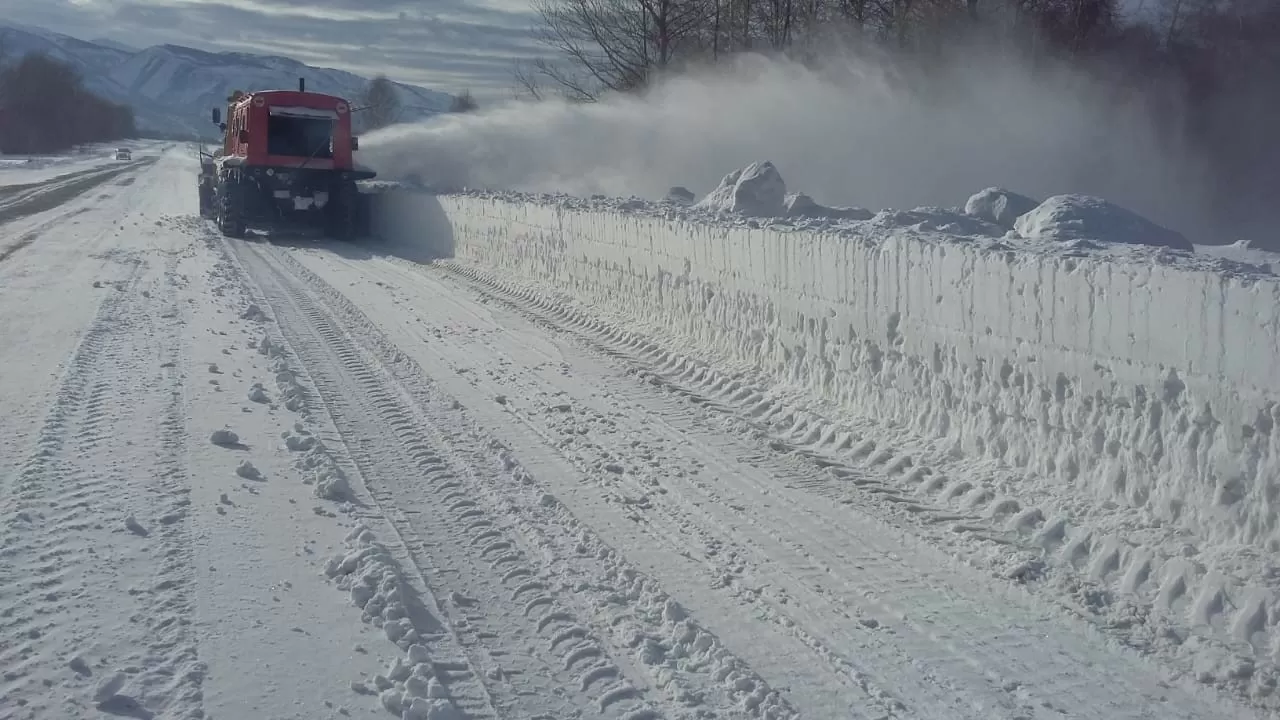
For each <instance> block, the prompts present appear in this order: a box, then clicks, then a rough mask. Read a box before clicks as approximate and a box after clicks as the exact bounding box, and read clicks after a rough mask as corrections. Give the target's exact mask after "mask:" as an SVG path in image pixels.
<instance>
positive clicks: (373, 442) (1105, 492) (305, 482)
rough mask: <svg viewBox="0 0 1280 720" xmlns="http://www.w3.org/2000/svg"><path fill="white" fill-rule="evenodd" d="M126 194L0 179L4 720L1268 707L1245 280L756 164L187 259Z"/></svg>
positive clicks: (1235, 272)
mask: <svg viewBox="0 0 1280 720" xmlns="http://www.w3.org/2000/svg"><path fill="white" fill-rule="evenodd" d="M135 158H136V159H137V163H136V164H125V165H121V166H118V167H117V166H114V165H113V166H110V167H103V168H97V166H94V167H87V168H72V169H71V170H70V171H69V172H68V173H55V174H53V175H48V176H39V177H37V176H35V175H33V176H32V179H30V180H23V179H20V178H19V179H13V177H14V176H12V175H4V176H3V178H0V182H4V183H10V182H12V183H13V185H12V186H0V336H3V337H4V338H5V339H6V340H7V341H8V342H6V343H4V344H3V346H0V352H4V353H7V356H6V357H3V358H0V362H2V363H3V367H5V368H6V372H4V373H2V374H0V410H3V412H0V435H2V436H3V437H4V438H5V442H4V443H2V444H0V671H2V672H3V675H2V676H0V718H3V719H4V720H9V719H11V718H12V719H14V720H18V719H23V720H25V719H27V718H108V717H135V718H184V719H186V718H191V719H194V718H273V719H275V718H307V719H308V720H310V719H312V718H343V717H357V718H389V717H391V718H402V719H408V720H425V719H431V720H444V719H450V718H458V719H463V718H511V719H512V720H515V719H517V718H519V719H522V720H523V719H525V718H556V719H559V718H578V717H581V718H619V719H622V718H628V719H634V720H640V719H657V718H688V719H693V718H710V717H717V718H767V719H780V718H801V717H803V718H859V719H862V718H866V719H872V718H910V719H913V720H914V719H929V720H957V719H959V720H966V719H973V720H978V719H979V718H981V719H982V720H987V719H989V718H1007V719H1010V720H1012V719H1014V718H1018V719H1040V718H1063V717H1068V718H1096V719H1098V720H1103V719H1107V720H1110V719H1111V718H1151V719H1152V720H1156V719H1159V720H1164V719H1166V718H1173V719H1186V720H1190V719H1192V718H1262V717H1270V716H1271V714H1272V713H1274V712H1275V710H1276V708H1277V707H1280V703H1278V702H1277V701H1276V700H1275V698H1274V690H1275V679H1276V671H1275V663H1276V659H1277V653H1280V638H1278V637H1277V635H1276V633H1275V628H1274V624H1273V618H1275V617H1277V612H1280V608H1277V607H1276V600H1275V598H1276V594H1275V593H1276V583H1277V580H1276V579H1275V578H1276V577H1277V573H1276V572H1275V571H1274V570H1273V567H1274V565H1273V561H1272V560H1271V557H1272V556H1273V553H1274V551H1275V550H1276V549H1277V548H1278V547H1280V527H1277V524H1276V515H1275V510H1274V509H1273V508H1274V504H1275V502H1276V500H1275V492H1274V487H1275V486H1276V483H1277V462H1276V458H1275V454H1274V451H1273V450H1272V445H1273V443H1274V442H1277V441H1280V437H1277V433H1278V432H1280V431H1277V430H1276V420H1280V413H1277V412H1276V411H1275V410H1274V408H1275V405H1274V404H1273V400H1274V398H1275V397H1276V395H1277V391H1278V389H1277V384H1280V377H1278V375H1280V374H1278V373H1277V372H1276V364H1275V361H1274V358H1275V357H1276V356H1277V352H1280V345H1278V344H1277V332H1278V331H1277V328H1280V320H1278V319H1277V312H1280V311H1277V306H1278V305H1277V285H1276V281H1275V279H1274V278H1273V277H1271V276H1270V274H1269V265H1268V262H1269V260H1268V258H1267V257H1264V256H1260V255H1258V254H1256V253H1246V252H1244V250H1245V249H1243V248H1238V249H1237V250H1239V252H1235V253H1231V252H1225V251H1224V252H1221V253H1218V254H1216V255H1207V254H1205V253H1201V252H1196V251H1195V250H1191V249H1188V247H1187V246H1186V245H1185V244H1183V243H1182V242H1181V241H1180V240H1179V238H1180V236H1177V235H1176V233H1172V231H1166V230H1164V229H1160V228H1155V227H1154V226H1150V225H1148V224H1145V221H1141V218H1135V217H1132V216H1130V215H1129V214H1127V213H1126V212H1125V211H1123V210H1122V209H1119V208H1115V207H1114V206H1110V205H1108V204H1106V203H1105V201H1104V200H1101V199H1097V198H1084V197H1077V196H1059V197H1057V198H1049V199H1046V200H1045V201H1044V202H1043V203H1042V202H1041V201H1039V200H1035V199H1031V198H1023V197H1021V196H1018V195H1016V193H1011V192H1009V191H1006V190H1002V189H999V188H992V189H989V190H987V191H984V192H983V193H980V194H979V195H978V196H975V199H974V200H972V201H971V202H970V203H969V205H968V206H966V209H943V208H918V209H915V210H910V211H880V212H871V211H867V210H862V209H860V208H824V207H823V206H821V205H820V204H818V203H816V202H814V201H813V200H812V199H810V198H807V197H805V196H803V195H800V194H796V193H791V194H788V193H787V191H786V188H785V184H784V183H783V182H782V180H781V177H780V176H779V175H778V173H777V170H776V168H773V167H772V166H771V165H769V164H767V163H760V164H756V165H753V166H752V167H750V168H747V169H745V170H743V171H740V172H736V173H732V174H730V175H729V176H727V177H726V178H725V182H724V184H723V185H722V187H721V188H719V189H717V191H716V192H714V193H712V195H711V196H710V198H709V199H704V200H702V201H700V200H698V199H697V198H692V197H690V196H689V194H687V193H680V192H673V194H672V199H671V200H669V201H665V202H662V203H647V202H644V201H639V200H611V199H607V198H595V199H590V200H574V199H569V198H553V197H531V196H518V195H513V194H504V193H448V194H441V195H438V196H437V195H430V194H426V193H405V192H401V193H388V194H386V195H385V196H384V197H382V198H380V200H379V203H380V211H381V214H380V216H379V223H380V226H379V229H380V235H381V236H380V237H379V238H375V239H372V240H369V241H367V242H363V243H356V244H339V243H330V242H327V241H321V240H315V239H305V238H285V237H276V238H266V237H263V236H251V237H250V238H248V239H245V240H230V239H226V238H223V237H221V236H219V235H218V234H217V232H216V230H215V229H214V227H213V226H212V224H211V223H209V222H208V221H205V220H202V219H201V218H199V217H198V216H197V215H196V207H195V204H196V199H195V192H194V179H195V173H196V169H197V168H196V160H195V156H194V153H193V152H192V151H191V148H188V147H183V146H174V147H167V146H160V145H154V146H152V145H144V146H140V147H138V149H137V151H136V153H135ZM10 171H11V170H10V169H6V170H5V172H6V173H7V172H10ZM34 171H35V169H34V168H33V172H34ZM13 172H18V171H13ZM77 173H83V174H77ZM19 186H20V187H19ZM6 187H10V188H12V187H19V189H17V190H12V189H11V191H10V192H8V194H6ZM6 199H8V203H9V204H8V205H5V204H4V203H5V202H6ZM6 208H7V209H6ZM1117 219H1119V220H1120V221H1122V224H1123V226H1124V227H1126V228H1129V229H1130V230H1134V229H1137V230H1141V231H1142V232H1143V233H1145V235H1143V237H1144V240H1143V242H1146V243H1151V242H1156V243H1157V245H1159V246H1157V245H1152V244H1145V245H1144V244H1133V243H1134V241H1133V240H1132V239H1124V238H1117V237H1099V235H1102V234H1104V233H1103V232H1102V231H1101V230H1099V229H1098V228H1104V229H1105V228H1114V227H1116V224H1117ZM1131 235H1132V233H1130V236H1128V237H1131ZM1152 238H1155V239H1156V240H1152Z"/></svg>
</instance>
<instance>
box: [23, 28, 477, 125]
mask: <svg viewBox="0 0 1280 720" xmlns="http://www.w3.org/2000/svg"><path fill="white" fill-rule="evenodd" d="M0 50H2V51H3V52H4V53H5V55H6V57H7V58H8V59H10V60H12V59H14V58H17V57H22V56H25V55H27V54H28V53H32V52H42V53H44V54H45V55H48V56H49V57H52V58H54V59H56V60H60V61H62V62H65V63H68V64H69V65H71V66H72V67H74V68H75V69H76V70H77V71H78V72H79V73H80V75H81V77H83V78H84V83H85V86H86V87H87V88H88V89H89V90H90V91H92V92H94V93H95V94H98V95H100V96H102V97H104V98H106V99H108V100H111V101H113V102H117V103H121V104H124V105H129V106H130V107H132V108H133V110H134V115H135V118H136V122H137V125H138V129H139V130H140V131H141V132H143V133H144V134H148V135H156V136H163V137H170V138H189V139H214V138H216V137H217V128H216V127H215V126H214V125H213V124H212V123H211V122H210V121H209V110H210V109H211V108H215V107H219V108H220V107H223V106H224V105H225V104H226V98H227V96H228V95H230V94H231V92H232V91H233V90H244V91H246V92H248V91H253V90H272V89H290V88H295V87H297V85H298V78H300V77H304V78H306V81H307V89H308V90H312V91H315V92H323V93H331V94H334V95H339V96H342V97H346V98H350V99H352V100H356V101H358V98H359V97H360V96H361V94H362V93H363V92H364V89H365V87H366V86H367V85H368V83H369V80H368V78H365V77H361V76H359V75H356V74H354V73H349V72H345V71H342V70H333V69H328V68H318V67H312V66H310V65H306V64H304V63H301V62H298V61H297V60H293V59H290V58H286V57H278V56H273V55H253V54H249V53H236V52H217V53H215V52H207V51H204V50H197V49H195V48H189V47H183V46H180V45H156V46H153V47H149V48H145V49H142V50H137V49H133V48H130V47H128V46H126V45H122V44H120V43H116V42H112V41H107V40H95V41H86V40H79V39H77V38H73V37H70V36H67V35H62V34H60V33H56V32H52V31H49V30H44V29H42V28H33V27H26V26H12V25H0ZM395 85H396V88H397V90H398V91H399V97H400V102H401V105H402V106H403V108H404V109H403V111H402V113H401V118H400V119H401V120H403V121H410V120H415V119H421V118H423V117H427V116H430V115H434V114H436V113H439V112H443V111H445V110H447V109H448V108H449V106H450V104H451V103H452V102H453V96H451V95H449V94H447V93H443V92H438V91H435V90H428V89H426V88H423V87H418V86H416V85H408V84H405V83H395Z"/></svg>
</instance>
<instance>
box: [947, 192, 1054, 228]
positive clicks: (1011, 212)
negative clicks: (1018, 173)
mask: <svg viewBox="0 0 1280 720" xmlns="http://www.w3.org/2000/svg"><path fill="white" fill-rule="evenodd" d="M1039 204H1040V201H1039V200H1034V199H1032V198H1029V197H1027V196H1026V195H1019V194H1018V193H1016V192H1012V191H1010V190H1005V189H1004V188H1000V187H989V188H987V189H986V190H983V191H981V192H978V193H975V194H974V195H971V196H970V197H969V200H968V201H966V202H965V204H964V212H965V214H966V215H972V216H974V217H976V218H979V219H982V220H986V221H987V222H991V223H995V224H996V225H999V226H1000V227H1003V228H1007V229H1013V223H1014V222H1015V221H1016V220H1017V219H1018V218H1019V217H1020V216H1022V215H1026V214H1027V213H1029V212H1031V211H1032V210H1034V209H1036V206H1037V205H1039Z"/></svg>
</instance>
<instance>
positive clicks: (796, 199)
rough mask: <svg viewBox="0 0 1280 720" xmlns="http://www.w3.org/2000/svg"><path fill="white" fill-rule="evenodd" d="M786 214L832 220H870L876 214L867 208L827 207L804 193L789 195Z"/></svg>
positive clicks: (784, 205) (785, 203) (784, 203)
mask: <svg viewBox="0 0 1280 720" xmlns="http://www.w3.org/2000/svg"><path fill="white" fill-rule="evenodd" d="M783 207H784V210H785V213H784V214H785V215H786V216H787V217H793V218H795V217H798V218H824V219H830V220H870V219H871V218H872V217H874V214H873V213H872V212H871V211H870V210H867V209H865V208H855V207H827V206H826V205H820V204H818V202H817V201H816V200H814V199H813V198H811V197H809V196H808V195H805V194H804V193H794V194H791V195H788V196H787V197H786V200H785V201H783Z"/></svg>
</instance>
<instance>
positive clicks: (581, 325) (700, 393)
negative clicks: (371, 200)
mask: <svg viewBox="0 0 1280 720" xmlns="http://www.w3.org/2000/svg"><path fill="white" fill-rule="evenodd" d="M446 266H447V267H448V268H449V269H451V270H452V271H454V272H456V273H459V274H464V275H467V276H470V277H471V279H474V280H478V281H480V282H481V283H483V284H484V285H486V286H487V288H488V290H490V291H497V295H494V297H495V299H501V298H502V296H503V295H506V296H507V299H508V301H509V302H510V306H511V307H512V308H514V309H516V310H517V311H518V312H520V313H521V314H526V315H529V314H532V315H534V316H536V317H538V318H539V320H540V321H541V322H543V323H545V324H546V325H547V326H549V327H556V328H560V329H562V330H570V331H571V332H573V333H575V334H578V333H582V332H585V333H587V335H585V336H583V338H584V339H586V340H587V341H588V343H589V344H591V345H593V346H595V347H597V348H600V349H602V350H604V351H605V352H606V354H609V355H613V356H615V357H618V358H620V359H622V360H624V361H626V362H628V363H629V364H633V365H639V366H640V367H652V366H653V365H654V364H656V363H651V362H649V361H647V360H646V359H645V357H644V356H645V355H646V354H647V355H648V356H649V357H655V356H656V357H658V358H661V359H664V360H665V359H668V358H669V357H670V354H669V353H666V352H665V351H663V350H662V349H661V348H659V347H657V346H656V345H654V344H652V343H650V342H649V341H647V340H645V339H643V338H639V337H637V336H633V335H630V334H629V333H626V332H625V331H622V330H620V329H618V328H616V327H613V326H610V325H608V324H605V323H602V322H600V321H598V320H595V319H594V318H590V317H588V316H585V315H581V314H579V313H576V312H574V311H571V310H568V309H566V308H564V307H561V306H558V305H556V304H554V303H551V302H549V301H547V300H546V299H545V298H541V297H539V296H536V295H534V294H532V293H530V292H528V291H525V290H522V289H512V290H508V289H506V288H504V287H503V286H501V284H500V283H498V282H496V281H494V280H493V279H491V278H488V277H487V276H485V275H484V274H483V273H482V272H480V271H478V270H475V269H472V268H468V267H467V266H462V265H458V264H456V263H446ZM481 291H482V292H485V290H484V289H481ZM486 294H487V293H486ZM530 306H532V307H530ZM540 311H545V314H544V312H540ZM611 344H612V345H613V347H609V345H611ZM679 369H680V370H681V371H682V375H681V373H674V372H671V373H670V375H668V376H667V377H671V376H676V377H677V378H678V381H679V382H681V383H685V384H686V387H688V386H692V388H693V389H690V390H685V391H684V392H682V393H681V394H682V395H684V396H685V397H688V398H694V399H698V400H701V402H699V403H698V404H699V405H700V406H709V405H712V404H716V403H718V404H719V406H720V409H722V410H724V411H727V412H731V411H732V410H733V409H734V405H735V404H739V405H740V404H741V400H742V396H743V390H744V389H743V388H742V387H741V386H737V387H735V386H733V381H732V380H730V379H726V378H724V377H723V376H718V375H716V374H714V373H713V372H712V371H711V370H710V369H709V368H706V367H698V366H695V367H686V366H681V367H680V368H679ZM668 372H670V371H668ZM668 382H671V381H668ZM672 384H676V383H675V382H672ZM734 396H737V398H736V400H737V402H736V403H735V402H732V400H734ZM719 398H723V399H719ZM670 414H671V416H672V417H676V418H680V417H682V416H683V417H684V418H685V419H688V418H689V417H691V415H690V414H689V413H687V412H686V413H681V412H675V413H670ZM761 414H763V413H761ZM779 414H780V413H779ZM771 419H773V420H774V422H775V423H781V424H780V425H776V426H766V427H768V429H769V430H770V431H772V432H778V433H779V434H782V431H784V430H785V431H787V432H786V435H787V436H788V437H789V438H791V439H792V441H793V442H797V443H798V442H804V443H816V442H819V441H820V440H823V439H824V438H821V437H820V436H819V435H818V433H816V432H815V429H814V428H813V427H811V426H808V423H806V422H804V420H805V418H797V417H795V416H784V417H782V418H781V419H778V418H771ZM681 431H682V432H689V433H691V434H697V433H698V431H699V428H696V427H692V426H686V427H684V428H682V429H681ZM767 435H768V434H766V437H767ZM826 440H828V441H829V440H830V438H826ZM773 445H774V446H773V451H774V454H773V455H772V456H771V455H769V454H755V455H754V456H753V459H754V461H755V462H756V463H757V464H759V463H768V464H769V465H772V466H774V467H778V468H779V470H778V474H779V476H781V477H784V478H788V481H789V482H791V481H794V480H795V478H796V476H797V475H800V473H797V472H795V465H794V463H792V464H789V465H781V466H780V464H779V462H778V459H779V458H778V457H776V454H778V453H781V454H788V453H790V451H791V449H792V448H790V447H779V446H778V445H777V444H776V442H775V443H774V444H773ZM875 449H876V448H874V446H872V447H871V448H869V449H868V448H865V447H863V448H858V450H859V452H860V454H861V455H863V456H869V457H870V460H871V461H872V462H871V464H872V465H874V466H879V465H887V466H888V467H889V468H892V469H894V470H895V471H899V472H900V471H901V470H902V469H903V468H907V467H910V463H909V462H906V463H903V462H901V461H900V459H898V457H897V456H895V455H894V454H893V453H892V452H884V451H883V450H882V451H881V452H878V453H877V452H872V451H873V450H875ZM726 450H727V452H726V453H725V454H724V455H723V456H727V457H733V456H735V455H734V454H733V453H734V452H735V451H734V450H733V449H731V448H726ZM746 451H747V452H749V449H746ZM736 452H739V453H741V452H744V448H742V447H739V448H738V449H737V450H736ZM908 460H909V458H908ZM766 466H767V465H766ZM827 466H828V467H829V466H830V464H829V463H828V464H827ZM808 475H809V477H812V475H813V473H812V472H810V473H808ZM746 476H750V473H746ZM766 480H767V478H766ZM834 481H835V482H845V483H857V482H861V484H863V485H868V484H871V483H873V482H875V481H874V480H871V479H870V478H867V476H866V475H865V474H863V473H862V472H860V471H857V470H855V469H854V468H848V469H846V470H845V472H843V473H840V474H837V475H836V477H835V478H834ZM821 482H822V483H824V484H828V485H829V484H831V483H832V478H830V476H828V479H827V480H823V481H821ZM760 487H761V489H767V483H765V484H761V486H760ZM771 497H772V498H773V499H774V500H776V499H777V496H776V494H770V493H768V492H765V493H764V494H760V495H758V496H757V497H756V498H755V499H754V501H753V500H751V499H748V500H747V502H745V503H744V504H745V505H747V506H752V507H754V506H755V505H754V504H753V503H754V502H759V503H768V502H769V501H770V499H771ZM707 499H709V500H712V501H714V499H715V498H714V497H712V496H709V497H708V498H707ZM741 519H744V520H745V519H747V518H745V517H744V518H741ZM726 526H727V525H726ZM791 526H794V524H793V525H791ZM799 536H800V537H805V534H803V533H799ZM808 540H809V541H808V542H803V543H800V544H795V543H794V542H792V543H790V544H791V545H792V547H791V549H792V550H793V551H796V552H801V553H803V554H804V556H805V557H806V558H808V559H811V560H813V559H816V558H815V557H813V556H812V555H810V554H809V552H808V550H813V549H814V548H819V547H823V546H824V545H830V538H829V537H826V538H824V537H823V536H815V535H808ZM805 548H808V550H806V549H805ZM883 550H884V554H885V555H886V556H890V557H892V556H893V555H894V554H893V549H892V548H888V547H886V548H884V549H883ZM903 554H905V553H903ZM775 559H776V558H775ZM841 559H842V558H840V557H838V554H834V555H832V556H829V557H828V558H827V560H826V562H827V563H829V567H828V568H827V572H828V573H830V572H831V569H830V568H831V567H838V566H839V564H840V560H841ZM859 560H860V562H862V563H863V567H860V568H859V569H860V570H861V569H864V567H865V565H866V563H865V560H866V558H865V557H864V558H860V559H859ZM901 570H905V571H906V572H902V571H901ZM901 570H899V571H897V572H895V568H893V567H888V566H882V567H880V568H879V569H878V570H877V571H876V572H875V573H872V575H873V576H880V575H883V576H884V577H890V578H895V582H892V583H889V584H886V585H883V586H882V588H881V590H882V591H883V592H879V591H877V592H876V593H875V594H876V595H878V596H881V597H892V596H894V595H897V594H899V593H900V592H901V591H902V590H907V591H909V592H908V594H910V591H912V590H915V591H919V592H921V593H928V592H930V589H929V588H927V587H923V586H920V585H919V583H918V578H916V576H915V574H914V573H913V572H912V571H911V569H910V568H908V567H903V568H901ZM858 575H861V573H859V574H858ZM855 577H856V576H855ZM859 584H865V580H862V581H860V583H859V582H849V587H850V589H854V588H856V587H858V585H859ZM876 604H878V603H873V604H872V607H873V608H875V610H876V611H878V612H879V613H881V614H883V613H887V614H888V616H890V617H893V616H897V615H902V614H903V613H902V612H901V611H900V610H899V609H897V608H894V607H893V605H892V604H888V605H885V604H879V605H880V607H878V608H876V607H875V606H876ZM784 612H786V611H784ZM908 612H910V610H909V609H908ZM939 612H942V611H941V610H940V609H939ZM943 614H949V615H951V616H952V617H962V616H963V612H954V611H952V612H948V613H943ZM974 620H975V622H972V623H969V622H966V623H961V624H962V625H964V626H965V627H966V628H981V627H984V626H986V625H988V624H989V619H987V618H984V617H983V616H981V615H979V616H976V617H975V618H974ZM978 620H986V622H978ZM914 629H915V630H916V631H917V632H919V633H920V634H921V637H922V638H924V639H925V640H926V642H927V643H932V644H933V645H934V652H933V653H929V652H928V650H927V648H926V647H921V648H917V649H916V650H913V651H912V652H910V653H909V655H910V656H912V657H929V658H932V659H935V660H936V659H937V657H938V655H937V652H936V651H937V649H943V650H944V653H950V654H951V655H952V657H951V658H949V659H948V658H943V659H944V660H946V661H947V663H950V662H952V661H955V660H960V661H962V662H963V663H964V664H966V665H969V667H970V670H969V672H970V673H977V674H978V675H979V676H983V675H985V676H987V677H988V678H989V679H990V680H991V681H992V683H993V684H994V686H995V687H999V688H1005V687H1008V688H1010V689H1011V691H1012V690H1016V694H1018V695H1020V696H1024V697H1031V698H1035V697H1036V696H1040V697H1042V698H1059V697H1075V698H1076V700H1077V703H1078V705H1079V706H1081V707H1089V706H1090V705H1092V704H1094V703H1092V702H1091V701H1090V696H1089V689H1090V688H1091V687H1093V685H1094V684H1095V683H1096V682H1097V680H1089V679H1088V678H1087V677H1086V676H1084V675H1081V674H1080V673H1079V672H1078V670H1074V669H1073V665H1074V666H1075V667H1087V666H1088V664H1089V663H1088V662H1087V661H1085V662H1073V663H1071V664H1060V665H1059V666H1058V667H1057V670H1058V672H1057V673H1056V674H1052V673H1048V672H1036V673H1034V676H1035V679H1036V680H1038V681H1039V682H1037V683H1022V682H1020V681H1018V680H1016V678H1018V677H1019V676H1020V675H1022V674H1024V672H1023V670H1022V668H1021V667H1019V662H1018V661H1016V660H1014V658H1016V657H1017V656H1018V655H1024V656H1025V655H1026V654H1027V650H1028V649H1029V646H1027V645H1026V640H1025V639H1022V638H1019V637H1018V636H1016V635H1006V634H1002V633H1001V632H1000V629H999V627H998V626H992V627H991V635H990V637H991V638H993V639H995V640H996V643H994V644H989V645H988V647H986V648H985V649H983V651H982V652H980V653H979V654H978V655H973V654H972V650H970V648H983V646H984V643H976V644H970V643H968V642H960V643H956V642H954V641H951V640H948V639H947V636H948V634H949V633H946V632H939V631H938V630H936V629H933V628H932V627H931V626H917V627H916V628H914ZM1001 644H1004V646H1005V648H1006V650H1007V652H1006V651H1002V650H1000V649H999V648H1000V647H1001ZM991 650H995V654H991ZM921 653H922V654H921ZM945 665H946V663H944V667H945ZM955 671H956V668H954V666H953V667H952V669H951V672H955ZM956 676H957V677H963V674H957V675H956ZM1131 692H1132V694H1133V695H1134V696H1139V697H1140V696H1142V695H1144V694H1149V693H1151V692H1157V693H1158V692H1159V690H1157V688H1156V687H1155V686H1150V685H1149V686H1148V687H1147V689H1146V690H1142V689H1140V688H1139V687H1137V686H1135V687H1133V688H1131ZM1046 705H1047V703H1046ZM1010 711H1012V712H1015V713H1016V712H1017V711H1016V710H1015V709H1013V708H1010ZM1114 712H1123V711H1119V710H1115V711H1114ZM1128 712H1129V713H1131V715H1123V716H1126V717H1128V716H1132V717H1145V716H1147V715H1145V714H1144V713H1145V712H1148V711H1146V710H1145V709H1144V708H1143V707H1142V706H1141V703H1139V704H1138V705H1134V706H1130V709H1129V710H1128ZM1111 716H1112V715H1106V714H1104V715H1100V716H1099V717H1111Z"/></svg>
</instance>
